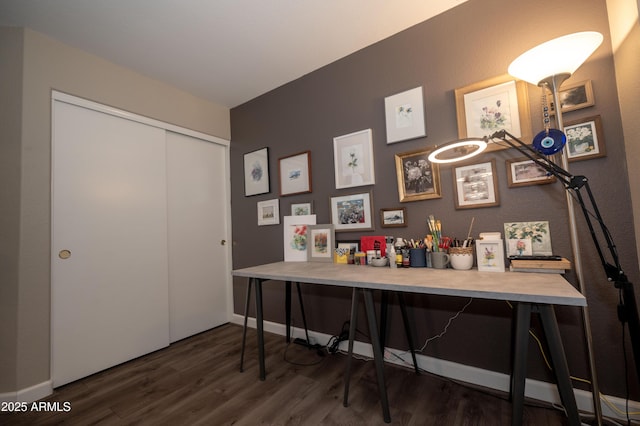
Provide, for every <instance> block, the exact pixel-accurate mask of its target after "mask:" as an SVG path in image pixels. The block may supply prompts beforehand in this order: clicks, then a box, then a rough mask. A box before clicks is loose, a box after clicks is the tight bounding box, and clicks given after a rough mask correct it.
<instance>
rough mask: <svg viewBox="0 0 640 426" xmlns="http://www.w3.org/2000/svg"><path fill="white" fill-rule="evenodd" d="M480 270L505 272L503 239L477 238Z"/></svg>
mask: <svg viewBox="0 0 640 426" xmlns="http://www.w3.org/2000/svg"><path fill="white" fill-rule="evenodd" d="M476 256H477V258H478V271H481V272H504V243H503V242H502V240H501V239H495V240H476Z"/></svg>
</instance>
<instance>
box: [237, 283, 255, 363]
mask: <svg viewBox="0 0 640 426" xmlns="http://www.w3.org/2000/svg"><path fill="white" fill-rule="evenodd" d="M252 280H253V278H249V279H248V280H247V297H246V299H245V301H244V326H243V327H242V350H241V351H240V372H241V373H242V372H243V371H244V368H243V365H244V347H245V344H246V342H247V319H248V317H249V303H250V300H251V281H252Z"/></svg>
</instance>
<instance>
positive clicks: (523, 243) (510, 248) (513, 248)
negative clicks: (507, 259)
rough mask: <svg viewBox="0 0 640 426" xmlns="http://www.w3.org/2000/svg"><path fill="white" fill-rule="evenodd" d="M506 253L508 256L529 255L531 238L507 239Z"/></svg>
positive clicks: (531, 249)
mask: <svg viewBox="0 0 640 426" xmlns="http://www.w3.org/2000/svg"><path fill="white" fill-rule="evenodd" d="M507 254H508V255H509V256H513V255H518V256H531V255H532V254H533V246H532V244H531V238H511V239H508V240H507Z"/></svg>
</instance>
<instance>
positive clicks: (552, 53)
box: [429, 31, 637, 425]
mask: <svg viewBox="0 0 640 426" xmlns="http://www.w3.org/2000/svg"><path fill="white" fill-rule="evenodd" d="M602 40H603V37H602V34H600V33H597V32H593V31H586V32H580V33H575V34H569V35H566V36H563V37H559V38H556V39H553V40H550V41H547V42H545V43H543V44H541V45H538V46H536V47H534V48H533V49H530V50H528V51H527V52H525V53H523V54H522V55H520V56H519V57H518V58H516V59H515V60H514V61H513V62H512V63H511V65H509V68H508V72H509V74H510V75H512V76H513V77H515V78H518V79H520V80H524V81H526V82H528V83H531V84H535V85H538V86H541V87H543V90H545V89H548V90H549V91H550V92H551V94H552V96H553V102H554V105H555V116H556V125H557V127H558V129H551V128H550V120H549V111H548V109H545V111H544V119H545V130H544V131H542V132H540V133H538V134H537V135H536V136H535V138H534V140H533V146H534V147H535V148H536V149H535V150H534V149H533V148H531V147H530V146H528V145H526V144H525V143H524V142H522V141H520V140H518V139H517V138H515V137H514V136H513V135H511V134H509V133H506V132H504V131H503V132H496V133H494V134H493V135H491V136H490V137H486V138H484V140H483V141H478V140H473V139H466V140H461V141H456V142H453V143H449V144H445V145H443V146H441V147H440V148H438V149H436V150H434V151H433V152H432V153H431V154H430V155H429V160H430V161H432V162H440V163H448V162H454V161H461V160H463V159H466V158H470V157H472V156H474V155H477V154H479V153H480V152H482V151H483V150H484V148H486V142H487V140H488V139H492V138H496V139H501V140H502V141H504V142H506V143H507V145H509V146H511V147H512V148H516V149H518V151H520V152H521V153H523V154H525V155H526V156H527V157H529V158H530V159H532V160H534V161H535V162H536V163H538V165H540V166H542V167H543V168H545V169H546V170H547V171H548V172H550V173H553V174H554V175H556V173H558V174H557V175H556V176H557V177H560V176H562V178H561V179H560V181H561V182H568V181H567V180H566V179H571V178H573V176H572V175H571V174H570V173H569V172H568V168H569V161H568V158H567V153H566V151H565V152H564V153H563V155H561V167H560V166H556V165H555V163H553V162H552V161H550V160H547V159H546V157H544V156H543V155H542V154H544V155H552V154H555V153H557V152H560V151H561V150H562V148H563V147H564V149H565V150H567V149H568V148H567V147H565V143H566V136H565V135H564V133H563V130H564V124H563V122H562V104H561V102H560V97H559V93H558V92H559V88H560V85H561V84H562V82H564V81H565V80H566V79H567V78H569V77H570V76H571V75H572V74H573V73H574V72H575V71H576V70H577V69H578V68H579V67H580V66H581V65H582V64H583V63H584V62H585V61H586V60H587V58H589V56H591V54H593V52H594V51H595V50H596V49H597V48H598V46H600V44H601V43H602ZM545 96H546V92H545ZM545 99H546V98H545ZM544 104H545V107H546V101H545V102H544ZM511 140H515V141H517V143H513V142H511ZM582 178H583V179H584V181H585V183H586V178H584V177H582ZM565 187H566V188H567V210H568V215H569V234H570V239H571V249H572V252H573V262H574V267H575V271H576V278H577V286H578V290H579V291H580V292H581V293H582V294H583V295H585V296H586V291H585V288H584V279H583V277H584V274H583V269H582V258H581V255H580V244H579V241H578V230H577V225H576V214H575V210H574V200H573V197H572V194H571V193H570V191H569V190H574V191H575V192H578V195H577V196H578V198H579V201H580V204H581V207H582V210H583V212H584V213H585V216H586V215H587V213H586V210H585V207H584V202H583V199H582V196H581V195H580V194H579V190H580V188H582V186H580V187H579V188H576V187H572V186H571V185H565ZM586 189H587V191H588V192H589V198H590V200H591V201H592V202H593V198H592V196H591V192H590V190H589V189H588V186H587V188H586ZM596 210H597V207H596ZM588 219H589V218H588V217H587V220H588ZM600 224H601V225H602V226H603V223H602V222H600ZM589 227H590V229H591V231H592V236H593V238H594V243H595V244H596V247H597V248H598V253H599V254H600V257H601V259H602V260H603V264H604V266H605V270H606V272H607V278H609V279H611V278H612V275H613V274H610V273H609V272H610V271H609V269H616V268H613V267H611V268H608V266H611V265H608V264H606V262H605V261H604V258H603V256H602V252H601V250H600V247H599V245H598V242H597V239H596V237H595V234H594V233H593V229H592V228H591V224H590V223H589ZM608 242H609V240H608ZM609 248H610V249H611V250H612V254H613V255H614V257H615V262H616V266H617V267H618V268H617V269H618V270H620V269H619V264H618V263H619V262H618V260H617V253H615V246H613V247H611V245H610V246H609ZM616 272H618V271H616ZM620 272H621V270H620ZM614 280H615V281H616V283H617V282H618V281H619V279H618V277H614ZM623 281H626V277H624V280H623ZM626 284H628V287H629V289H630V290H629V291H630V292H631V294H632V287H631V286H630V283H626ZM631 297H633V295H632V296H631ZM632 302H633V303H634V307H635V298H633V301H632ZM636 312H637V310H636ZM635 316H636V317H637V313H636V314H635ZM582 321H583V326H584V332H585V341H586V342H587V352H588V357H589V369H590V375H591V386H592V394H593V406H594V414H595V417H596V419H597V422H598V425H601V424H602V408H601V405H600V390H599V386H598V379H597V374H596V366H595V360H594V356H593V340H592V335H591V325H590V321H589V311H588V308H583V309H582Z"/></svg>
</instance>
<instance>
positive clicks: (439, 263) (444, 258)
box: [431, 251, 451, 269]
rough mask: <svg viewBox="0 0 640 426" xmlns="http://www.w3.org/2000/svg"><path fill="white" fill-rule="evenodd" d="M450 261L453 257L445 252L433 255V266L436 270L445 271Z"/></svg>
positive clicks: (433, 253) (435, 252)
mask: <svg viewBox="0 0 640 426" xmlns="http://www.w3.org/2000/svg"><path fill="white" fill-rule="evenodd" d="M450 260H451V257H450V256H449V255H448V254H447V253H445V252H443V251H434V252H432V253H431V264H432V265H433V267H434V268H435V269H445V268H446V267H447V265H448V264H449V261H450Z"/></svg>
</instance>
